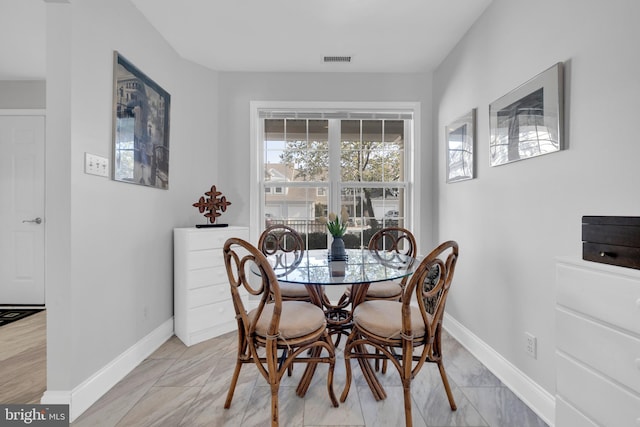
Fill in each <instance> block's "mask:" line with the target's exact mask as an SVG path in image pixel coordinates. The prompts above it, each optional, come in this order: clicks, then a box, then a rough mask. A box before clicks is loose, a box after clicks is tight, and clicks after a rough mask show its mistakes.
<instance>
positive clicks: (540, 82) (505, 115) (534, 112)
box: [489, 62, 564, 166]
mask: <svg viewBox="0 0 640 427" xmlns="http://www.w3.org/2000/svg"><path fill="white" fill-rule="evenodd" d="M563 110H564V97H563V72H562V63H561V62H559V63H557V64H555V65H554V66H553V67H551V68H549V69H547V70H546V71H543V72H542V73H540V74H538V75H537V76H535V77H534V78H532V79H531V80H529V81H528V82H526V83H524V84H523V85H521V86H519V87H518V88H516V89H514V90H512V91H511V92H509V93H508V94H506V95H504V96H503V97H502V98H500V99H498V100H496V101H494V102H492V103H491V104H490V105H489V123H490V128H491V139H490V148H491V166H499V165H503V164H506V163H511V162H515V161H518V160H524V159H529V158H531V157H536V156H541V155H543V154H549V153H555V152H556V151H560V150H562V149H563V141H562V136H563V135H562V134H563V126H564V125H563Z"/></svg>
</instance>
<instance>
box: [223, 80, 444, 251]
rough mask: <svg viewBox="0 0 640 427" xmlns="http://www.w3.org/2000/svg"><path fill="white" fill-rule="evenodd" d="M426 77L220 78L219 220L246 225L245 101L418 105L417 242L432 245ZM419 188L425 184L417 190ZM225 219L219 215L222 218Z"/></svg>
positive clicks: (247, 150)
mask: <svg viewBox="0 0 640 427" xmlns="http://www.w3.org/2000/svg"><path fill="white" fill-rule="evenodd" d="M431 80H432V76H431V74H427V73H425V74H375V73H230V72H221V73H220V122H221V123H223V124H224V125H223V126H221V127H220V132H221V133H220V141H223V143H222V144H221V145H220V148H219V155H220V162H219V166H220V185H219V186H218V189H219V190H221V191H222V192H223V193H225V194H226V195H227V197H228V199H229V200H230V201H231V202H232V203H233V205H232V206H230V208H229V209H230V210H232V211H233V216H231V215H228V216H227V217H226V219H225V221H229V222H230V223H232V224H240V225H248V224H249V206H250V204H251V203H253V202H254V201H253V200H250V192H249V188H250V184H251V183H250V180H249V178H250V173H249V172H250V168H251V167H252V165H251V164H250V161H249V153H250V139H251V138H250V132H249V102H250V101H299V102H302V101H318V102H322V101H327V102H328V101H334V102H365V101H369V102H420V103H421V116H422V117H420V118H419V120H420V124H421V127H422V134H421V141H419V143H420V144H421V147H420V155H421V158H422V160H421V161H420V162H419V164H420V166H419V171H418V174H417V176H418V179H417V181H418V182H417V191H419V192H420V194H421V201H422V206H419V207H418V211H421V212H423V213H424V218H423V223H422V225H421V233H420V236H418V238H419V239H420V242H423V244H424V245H432V244H433V243H434V240H433V225H434V223H433V221H432V217H431V213H432V212H434V209H435V208H434V205H433V203H432V200H433V194H432V189H433V188H432V186H431V185H430V181H429V175H431V171H430V168H428V167H424V168H423V167H421V166H422V165H430V164H431V156H432V153H431V142H430V141H431ZM424 183H429V184H427V185H423V184H424ZM224 218H225V217H224V216H223V219H224Z"/></svg>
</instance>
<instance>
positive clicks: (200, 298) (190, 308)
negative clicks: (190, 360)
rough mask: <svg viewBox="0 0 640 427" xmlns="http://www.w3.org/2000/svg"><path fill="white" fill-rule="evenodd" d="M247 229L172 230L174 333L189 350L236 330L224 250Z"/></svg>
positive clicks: (246, 233) (242, 235) (247, 236)
mask: <svg viewBox="0 0 640 427" xmlns="http://www.w3.org/2000/svg"><path fill="white" fill-rule="evenodd" d="M230 237H239V238H241V239H244V240H248V238H249V229H248V228H247V227H235V226H230V227H224V228H175V229H174V230H173V271H174V273H173V274H174V282H173V288H174V295H173V312H174V314H173V318H174V331H175V334H176V336H177V337H178V338H180V339H181V340H182V342H184V343H185V344H186V345H188V346H190V345H193V344H196V343H199V342H201V341H204V340H207V339H209V338H213V337H216V336H218V335H221V334H224V333H226V332H230V331H232V330H234V329H236V327H237V323H236V320H235V312H234V309H233V303H232V301H231V292H230V290H229V281H228V279H227V271H226V268H225V266H224V257H223V255H222V247H223V246H224V243H225V242H226V240H227V239H228V238H230Z"/></svg>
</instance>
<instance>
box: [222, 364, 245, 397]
mask: <svg viewBox="0 0 640 427" xmlns="http://www.w3.org/2000/svg"><path fill="white" fill-rule="evenodd" d="M240 369H242V362H240V360H239V359H238V361H236V368H235V370H234V372H233V377H232V378H231V385H230V386H229V391H228V392H227V400H226V401H225V402H224V408H225V409H229V408H230V407H231V400H232V399H233V393H234V392H235V390H236V384H237V383H238V377H239V376H240Z"/></svg>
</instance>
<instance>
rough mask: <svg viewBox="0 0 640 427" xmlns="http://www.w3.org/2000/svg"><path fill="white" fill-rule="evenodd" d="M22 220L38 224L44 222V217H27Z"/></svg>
mask: <svg viewBox="0 0 640 427" xmlns="http://www.w3.org/2000/svg"><path fill="white" fill-rule="evenodd" d="M22 222H35V223H36V224H42V218H40V217H38V218H36V219H25V220H24V221H22Z"/></svg>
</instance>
